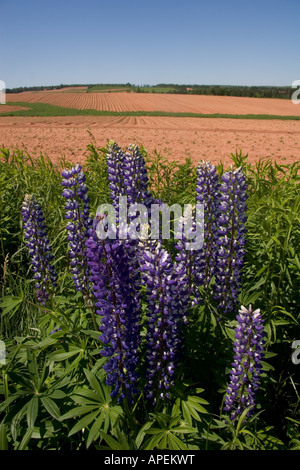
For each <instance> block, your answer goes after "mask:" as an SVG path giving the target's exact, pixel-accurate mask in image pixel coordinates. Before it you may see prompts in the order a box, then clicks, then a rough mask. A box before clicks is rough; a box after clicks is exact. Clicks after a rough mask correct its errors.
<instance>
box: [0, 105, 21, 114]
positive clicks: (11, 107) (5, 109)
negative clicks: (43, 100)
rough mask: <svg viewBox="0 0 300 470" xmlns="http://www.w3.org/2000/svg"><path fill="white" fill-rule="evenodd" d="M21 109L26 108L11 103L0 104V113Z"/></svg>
mask: <svg viewBox="0 0 300 470" xmlns="http://www.w3.org/2000/svg"><path fill="white" fill-rule="evenodd" d="M22 109H28V108H25V107H23V106H14V105H12V104H1V105H0V113H10V112H11V111H20V110H22Z"/></svg>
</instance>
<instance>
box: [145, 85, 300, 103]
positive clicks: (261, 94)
mask: <svg viewBox="0 0 300 470" xmlns="http://www.w3.org/2000/svg"><path fill="white" fill-rule="evenodd" d="M156 86H157V87H158V88H163V87H165V88H172V91H166V93H178V94H191V95H217V96H245V97H253V98H283V99H290V98H291V96H292V93H293V91H294V90H293V89H292V88H291V87H288V86H285V87H284V86H254V85H253V86H242V85H241V86H240V85H176V84H172V83H168V84H165V83H160V84H157V85H156ZM153 88H155V87H153Z"/></svg>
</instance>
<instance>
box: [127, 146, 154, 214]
mask: <svg viewBox="0 0 300 470" xmlns="http://www.w3.org/2000/svg"><path fill="white" fill-rule="evenodd" d="M124 184H125V187H126V195H127V200H128V204H136V203H142V204H144V205H145V206H146V207H147V208H150V205H151V204H152V203H154V202H155V201H154V199H153V197H152V195H151V193H150V192H149V191H148V175H147V168H146V164H145V160H144V157H143V155H142V153H141V151H140V149H139V147H138V146H137V145H135V144H130V145H129V146H128V150H127V152H126V153H125V155H124Z"/></svg>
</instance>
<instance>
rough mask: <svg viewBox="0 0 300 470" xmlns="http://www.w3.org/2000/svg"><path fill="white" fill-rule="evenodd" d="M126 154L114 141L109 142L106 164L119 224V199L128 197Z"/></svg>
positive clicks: (111, 195)
mask: <svg viewBox="0 0 300 470" xmlns="http://www.w3.org/2000/svg"><path fill="white" fill-rule="evenodd" d="M124 159H125V156H124V152H123V150H122V149H121V148H120V147H119V145H118V144H117V143H116V142H115V141H114V140H111V141H109V144H108V148H107V152H106V164H107V171H108V180H109V189H110V197H111V200H112V204H113V206H114V208H115V210H116V222H117V223H118V221H119V217H118V208H119V206H118V204H119V197H120V196H125V195H126V190H125V184H124V175H123V172H124Z"/></svg>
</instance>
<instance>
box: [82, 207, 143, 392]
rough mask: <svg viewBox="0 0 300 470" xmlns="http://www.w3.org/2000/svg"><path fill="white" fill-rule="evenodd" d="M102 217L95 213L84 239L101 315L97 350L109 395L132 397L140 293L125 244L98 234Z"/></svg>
mask: <svg viewBox="0 0 300 470" xmlns="http://www.w3.org/2000/svg"><path fill="white" fill-rule="evenodd" d="M103 217H105V215H100V214H98V215H96V217H95V220H94V224H93V229H92V230H91V231H90V237H89V239H88V240H87V242H86V246H87V258H88V264H89V269H90V281H91V283H92V285H93V292H94V296H95V299H96V302H95V307H96V309H97V310H96V312H97V314H98V315H100V316H101V325H100V328H99V329H100V331H101V336H100V337H99V339H100V341H101V342H102V349H101V351H100V353H101V355H102V356H104V357H107V358H108V361H107V362H106V364H105V365H104V367H103V368H104V370H105V371H106V372H107V374H108V376H107V384H108V385H110V386H111V387H112V388H113V389H112V393H111V396H113V397H114V396H118V399H119V400H122V399H124V398H128V400H129V401H131V399H132V396H133V395H134V394H135V393H137V391H138V390H137V385H136V384H137V365H138V346H139V341H140V334H139V329H140V312H141V307H140V301H139V297H140V294H139V293H138V292H137V291H136V279H135V273H134V272H133V270H132V269H130V266H131V264H132V263H131V262H130V260H129V259H128V255H127V251H126V250H125V246H124V244H123V243H121V241H120V240H118V239H116V240H111V239H108V240H100V239H99V238H98V236H97V231H96V228H97V224H98V223H99V220H100V219H101V218H103Z"/></svg>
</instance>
